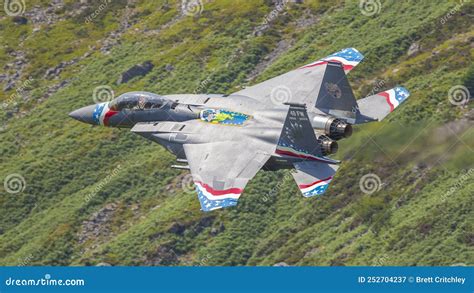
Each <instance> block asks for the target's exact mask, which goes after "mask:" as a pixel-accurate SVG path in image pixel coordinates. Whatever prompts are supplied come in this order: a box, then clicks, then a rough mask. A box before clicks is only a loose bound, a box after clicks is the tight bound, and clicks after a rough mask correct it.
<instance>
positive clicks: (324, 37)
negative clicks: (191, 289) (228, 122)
mask: <svg viewBox="0 0 474 293" xmlns="http://www.w3.org/2000/svg"><path fill="white" fill-rule="evenodd" d="M77 2H79V1H65V3H66V4H65V5H64V6H63V7H59V6H58V7H54V9H53V12H52V14H53V15H54V16H55V17H56V18H54V19H55V20H54V21H52V23H51V24H45V23H40V24H35V23H33V22H32V21H31V19H29V21H28V23H27V24H25V25H19V24H16V23H14V22H13V18H12V17H10V16H7V15H4V14H2V15H1V16H0V42H1V44H2V46H1V47H0V66H1V68H3V69H4V72H2V74H9V75H13V74H14V73H15V72H16V71H18V68H16V67H15V65H13V66H10V65H9V64H11V63H13V62H15V54H16V52H19V51H21V52H23V53H24V54H25V58H26V60H27V62H26V65H25V66H23V67H21V70H20V72H19V73H20V78H19V80H18V81H17V82H16V83H15V86H14V87H13V88H11V89H8V90H6V91H3V92H2V93H0V100H1V101H4V102H5V104H6V106H5V107H4V109H3V110H2V111H0V121H1V123H0V153H1V157H0V178H1V179H2V180H3V179H4V178H6V177H7V176H8V175H10V174H14V173H17V174H21V176H23V178H24V179H25V182H26V185H25V188H24V190H23V191H22V192H19V193H8V192H7V191H6V189H5V188H3V189H0V215H1V216H0V264H1V265H20V264H26V265H96V264H99V263H101V262H106V263H110V264H113V265H273V264H275V263H278V262H286V263H288V264H290V265H452V264H458V263H464V264H467V265H473V263H474V224H473V223H474V216H473V210H474V208H473V191H474V174H473V172H472V171H469V170H472V168H474V156H473V148H474V128H473V127H472V124H473V123H472V105H465V106H463V107H460V106H455V105H452V104H451V103H450V101H449V99H448V92H449V90H450V88H452V87H453V86H456V85H464V86H466V87H467V88H468V89H469V90H470V92H471V96H472V95H473V94H474V90H473V88H474V81H473V77H474V74H473V72H474V70H473V66H472V64H473V58H474V48H473V46H472V43H473V39H474V24H473V22H472V15H473V14H474V5H473V4H472V3H468V2H466V3H464V4H463V5H461V6H459V5H458V4H457V2H455V1H437V2H436V1H428V0H426V1H416V2H408V1H395V0H392V1H389V0H387V1H381V2H382V7H381V11H380V13H378V14H376V15H374V16H365V15H363V14H362V13H361V11H360V9H359V5H358V4H359V3H358V1H353V2H351V1H339V2H338V3H334V4H333V5H328V4H327V3H319V1H304V2H305V3H304V4H289V5H288V6H287V7H286V8H285V9H284V11H282V12H279V13H278V16H276V17H271V18H269V15H274V13H272V10H274V9H275V8H274V6H272V5H271V1H263V0H262V1H243V0H242V1H235V0H232V1H231V0H225V1H224V0H223V1H221V0H219V1H204V2H205V3H204V6H203V9H202V11H201V13H198V14H196V15H194V16H193V15H191V16H187V15H183V14H182V11H181V7H180V3H178V2H176V1H164V0H163V1H154V2H151V1H136V3H135V4H129V5H128V6H127V1H115V0H114V1H112V3H110V4H109V5H108V6H107V7H105V9H103V10H101V12H100V13H98V14H97V16H96V17H95V18H93V19H92V21H90V22H87V19H88V17H90V15H91V14H92V13H93V12H94V11H96V9H99V5H100V3H102V2H101V1H91V2H94V4H88V5H92V6H90V7H89V6H85V7H82V6H80V5H79V4H78V3H77ZM322 2H324V1H322ZM435 2H436V3H435ZM47 5H49V1H33V0H32V1H27V3H26V12H27V13H28V12H30V11H32V10H33V9H45V8H46V7H47ZM81 7H82V8H81ZM455 7H460V8H459V9H458V11H457V12H456V13H454V14H450V17H449V19H446V21H443V22H442V21H441V19H443V17H445V16H446V15H447V14H448V13H450V11H452V9H453V8H455ZM2 13H3V11H2ZM27 18H28V17H27ZM266 19H267V21H268V19H270V21H269V27H268V28H266V29H261V28H262V25H263V24H264V23H265V20H266ZM86 22H87V23H86ZM124 23H125V24H128V25H129V26H128V25H125V24H124ZM38 28H39V30H38ZM111 34H112V36H111ZM281 42H286V43H288V44H290V46H288V47H285V48H284V50H282V52H280V53H279V55H278V56H277V58H275V60H274V61H272V62H269V64H268V66H267V67H266V68H265V70H264V71H263V72H262V73H261V74H258V76H257V77H256V78H255V79H252V80H248V78H249V77H250V75H251V73H252V71H253V70H255V68H256V67H257V65H258V64H262V62H263V63H265V62H267V61H268V60H269V58H267V56H269V55H271V54H272V52H278V49H277V48H278V44H279V43H281ZM413 44H418V47H419V48H420V49H419V51H417V52H410V54H408V52H409V51H413V50H412V48H413V47H417V46H414V45H413ZM104 47H109V48H110V50H105V49H104ZM346 47H355V48H357V49H358V50H360V51H361V52H362V53H363V54H364V55H365V60H364V61H363V62H362V63H361V64H360V65H359V66H358V67H357V68H356V69H354V70H353V71H352V72H351V73H350V75H349V80H350V82H351V84H352V86H353V89H354V93H355V95H356V96H358V97H363V96H365V95H367V94H368V93H370V92H371V91H373V90H374V88H375V87H377V85H378V84H380V81H383V83H382V84H383V86H382V87H381V88H379V91H382V90H384V89H388V88H391V87H392V86H394V85H396V84H402V85H404V86H405V87H407V88H408V89H409V90H410V92H411V97H410V98H409V100H408V101H407V102H406V103H404V104H403V105H402V106H401V107H400V108H398V109H397V110H396V111H395V112H394V113H392V114H391V115H390V116H389V118H388V119H386V121H384V122H382V123H377V124H371V125H364V126H360V127H356V129H355V134H354V135H353V137H351V138H350V139H348V140H343V141H341V143H340V148H339V153H338V154H337V156H336V157H337V158H339V159H343V160H344V163H343V165H342V167H341V169H340V171H339V172H338V174H337V175H336V178H335V180H334V181H333V183H332V184H331V187H330V189H329V190H328V191H327V193H326V194H325V195H324V196H322V197H321V198H309V199H306V198H303V197H302V196H301V195H300V193H299V190H298V189H297V187H296V185H295V184H294V182H293V179H292V177H291V176H289V171H278V172H263V171H262V172H259V173H258V174H257V176H256V177H255V178H254V179H253V180H252V181H251V182H250V184H249V185H248V187H247V188H246V190H245V193H244V194H243V196H242V198H241V200H240V202H239V205H238V206H237V207H236V208H231V209H227V210H220V211H214V212H211V213H203V212H201V211H199V203H198V200H197V197H196V195H195V194H194V192H189V188H187V187H186V186H185V187H184V188H183V186H182V185H183V184H182V182H183V178H184V177H185V174H186V173H185V172H181V171H177V170H174V169H171V168H170V167H169V166H170V165H171V164H172V163H173V161H174V157H173V156H172V155H171V154H169V153H168V152H167V151H166V150H165V149H164V148H162V147H161V146H159V145H157V144H153V143H151V142H150V141H147V140H145V139H142V138H140V137H138V136H135V135H133V134H131V133H130V132H129V131H128V130H125V129H122V130H120V129H108V128H100V127H94V128H91V127H87V126H86V125H84V124H81V123H78V122H77V121H74V120H72V119H70V118H69V117H68V116H67V114H68V113H69V112H70V111H72V110H73V109H76V108H78V107H81V106H85V105H88V104H92V103H93V102H94V101H93V99H92V92H93V90H94V88H95V87H97V86H100V85H109V86H111V87H112V88H113V90H114V92H115V95H118V94H121V93H123V92H127V91H131V90H146V91H151V92H156V93H161V94H169V93H184V92H211V93H220V92H224V93H231V92H233V91H236V90H238V89H239V88H241V87H242V86H245V85H247V84H252V83H255V82H259V81H262V80H265V79H267V78H270V77H272V76H275V75H278V74H281V73H283V72H286V71H289V70H291V69H293V68H295V67H297V66H301V65H303V64H306V63H309V62H312V61H314V60H317V59H318V58H321V57H324V56H327V55H328V54H330V53H332V52H336V51H338V50H340V49H341V48H346ZM146 60H151V62H152V63H153V64H154V65H155V67H154V68H153V70H152V71H151V72H150V73H149V74H147V75H146V76H144V77H137V78H134V79H132V80H131V81H130V82H128V83H124V84H120V85H117V84H116V81H117V79H118V77H119V76H120V73H121V72H123V71H125V70H127V69H129V68H130V67H132V66H133V65H135V64H140V63H142V62H144V61H146ZM71 61H72V62H71ZM61 62H71V64H69V65H66V66H64V67H63V68H62V69H61V70H60V72H58V73H57V74H56V75H52V76H45V73H46V72H47V70H48V69H49V68H52V67H56V66H58V65H59V64H60V63H61ZM169 65H170V66H171V67H172V69H171V70H170V69H169V68H170V66H169ZM259 73H260V72H259ZM26 80H31V82H28V83H26V84H25V86H24V91H23V93H18V91H17V90H18V88H19V87H20V86H21V85H22V84H24V83H25V81H26ZM62 82H65V84H64V85H63V86H62V87H59V88H58V90H52V91H51V93H49V94H48V91H50V90H51V89H55V88H56V87H55V86H57V85H58V84H61V83H62ZM0 84H1V85H2V87H3V86H5V85H6V81H4V82H2V83H0ZM376 91H377V90H376ZM469 111H471V112H469ZM468 112H469V113H470V117H471V118H470V119H471V120H469V117H466V116H467V115H466V113H468ZM369 173H373V174H376V175H377V176H378V177H379V178H380V180H381V182H382V183H383V184H382V185H381V186H380V189H379V190H376V191H375V192H374V193H371V194H365V193H363V192H362V191H361V189H360V188H359V181H360V179H361V177H362V176H364V175H366V174H369ZM184 185H186V184H184Z"/></svg>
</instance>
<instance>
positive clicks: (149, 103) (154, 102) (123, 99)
mask: <svg viewBox="0 0 474 293" xmlns="http://www.w3.org/2000/svg"><path fill="white" fill-rule="evenodd" d="M167 102H168V100H167V99H166V98H164V97H162V96H159V95H157V94H153V93H148V92H129V93H125V94H122V95H120V96H119V97H117V98H116V99H114V100H112V101H111V102H110V104H109V108H110V109H111V110H114V111H122V110H123V109H130V110H149V109H159V108H161V107H163V106H164V105H165V104H166V103H167Z"/></svg>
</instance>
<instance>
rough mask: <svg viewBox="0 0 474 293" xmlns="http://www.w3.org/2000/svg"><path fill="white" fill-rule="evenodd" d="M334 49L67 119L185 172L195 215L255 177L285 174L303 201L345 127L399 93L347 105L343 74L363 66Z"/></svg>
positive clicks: (319, 186)
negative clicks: (139, 141) (213, 86)
mask: <svg viewBox="0 0 474 293" xmlns="http://www.w3.org/2000/svg"><path fill="white" fill-rule="evenodd" d="M363 58H364V57H363V56H362V54H361V53H359V51H357V50H356V49H354V48H347V49H343V50H341V51H339V52H337V53H334V54H331V55H329V56H327V57H325V58H322V59H320V60H318V61H315V62H312V63H310V64H307V65H304V66H301V67H299V68H297V69H295V70H293V71H290V72H287V73H285V74H282V75H280V76H277V77H274V78H271V79H269V80H266V81H264V82H261V83H259V84H256V85H253V86H250V87H247V88H245V89H242V90H240V91H237V92H235V93H233V94H230V95H223V94H172V95H157V94H154V93H149V92H128V93H124V94H122V95H120V96H119V97H117V98H116V99H114V100H112V101H110V102H105V103H99V104H96V105H90V106H86V107H84V108H81V109H78V110H75V111H73V112H71V113H70V114H69V115H70V116H71V117H72V118H74V119H76V120H79V121H81V122H85V123H89V124H93V125H104V126H109V127H126V128H130V129H131V131H132V132H134V133H137V134H139V135H141V136H143V137H145V138H147V139H149V140H152V141H154V142H157V143H159V144H160V145H162V146H163V147H165V148H166V149H167V150H168V151H170V152H171V153H173V154H174V155H176V157H177V162H178V163H180V164H178V165H173V166H171V167H174V168H180V169H189V170H190V172H191V174H192V178H193V181H194V184H195V186H196V192H197V195H198V198H199V201H200V203H201V208H202V210H203V211H211V210H215V209H219V208H223V207H231V206H235V205H236V204H237V201H238V199H239V197H240V196H241V194H242V193H243V191H244V188H245V186H246V185H247V183H248V182H249V180H250V179H252V178H253V177H254V176H255V174H256V173H257V172H258V171H259V170H260V169H263V170H268V171H272V170H279V169H293V171H292V175H293V177H294V179H295V181H296V184H297V185H298V187H299V189H300V190H301V193H302V194H303V196H305V197H312V196H319V195H321V194H323V193H324V192H325V191H326V190H327V188H328V186H329V183H330V182H331V180H332V179H333V177H334V175H335V173H336V171H337V169H338V167H339V164H340V161H338V160H335V159H332V158H330V157H329V155H331V154H334V153H336V151H337V149H338V144H337V141H338V140H340V139H344V138H347V137H349V136H350V135H351V134H352V125H354V124H362V123H367V122H373V121H381V120H382V119H384V118H385V117H386V116H387V115H388V114H389V113H390V112H392V111H393V110H394V109H395V108H396V107H398V106H399V105H400V104H401V103H402V102H403V101H405V100H406V99H407V97H408V96H409V92H408V91H407V90H406V89H405V88H403V87H399V86H397V87H395V88H393V89H390V90H386V91H383V92H381V93H377V94H374V95H370V96H368V97H365V98H362V99H359V100H356V99H355V97H354V94H353V92H352V89H351V86H350V85H349V82H348V80H347V77H346V74H347V73H349V71H351V70H352V69H353V68H354V67H355V66H357V65H358V64H359V63H360V62H361V61H362V59H363Z"/></svg>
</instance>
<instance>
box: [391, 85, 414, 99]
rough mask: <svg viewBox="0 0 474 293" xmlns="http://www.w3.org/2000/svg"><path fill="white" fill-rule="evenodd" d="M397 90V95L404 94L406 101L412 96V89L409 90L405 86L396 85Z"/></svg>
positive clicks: (403, 97)
mask: <svg viewBox="0 0 474 293" xmlns="http://www.w3.org/2000/svg"><path fill="white" fill-rule="evenodd" d="M393 89H394V90H395V93H396V95H397V96H399V95H401V96H402V99H401V100H402V101H405V100H406V99H407V98H408V97H409V96H410V91H408V90H407V89H406V88H405V87H403V86H396V87H394V88H393Z"/></svg>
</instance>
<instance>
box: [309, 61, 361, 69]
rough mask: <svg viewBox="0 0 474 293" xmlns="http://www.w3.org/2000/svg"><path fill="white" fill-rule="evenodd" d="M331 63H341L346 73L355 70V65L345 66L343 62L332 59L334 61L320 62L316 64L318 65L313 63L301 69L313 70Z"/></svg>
mask: <svg viewBox="0 0 474 293" xmlns="http://www.w3.org/2000/svg"><path fill="white" fill-rule="evenodd" d="M329 61H331V62H337V63H341V64H342V67H343V68H344V71H351V70H352V68H354V66H353V65H348V64H344V63H342V62H341V61H339V60H334V59H332V60H324V61H319V62H316V63H313V64H309V65H306V66H303V67H301V68H311V67H315V66H319V65H323V64H328V62H329Z"/></svg>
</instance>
